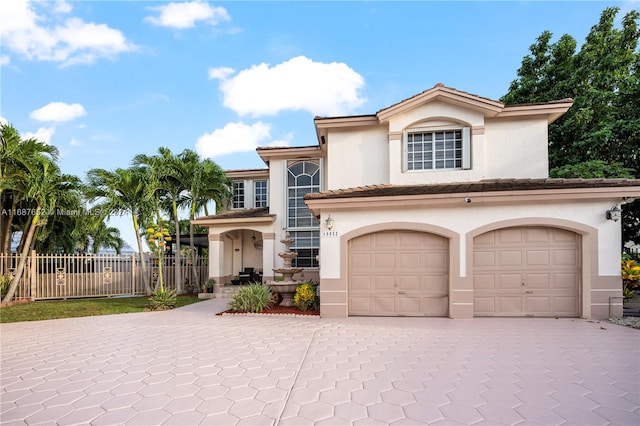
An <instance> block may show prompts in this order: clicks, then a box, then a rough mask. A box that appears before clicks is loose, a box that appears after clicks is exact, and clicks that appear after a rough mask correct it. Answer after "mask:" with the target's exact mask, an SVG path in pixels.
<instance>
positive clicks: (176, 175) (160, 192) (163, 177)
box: [133, 147, 186, 291]
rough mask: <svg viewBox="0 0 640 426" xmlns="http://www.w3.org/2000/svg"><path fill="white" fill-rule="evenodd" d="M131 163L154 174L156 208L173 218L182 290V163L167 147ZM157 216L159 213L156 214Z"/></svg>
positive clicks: (183, 172)
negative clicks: (179, 207) (180, 210)
mask: <svg viewBox="0 0 640 426" xmlns="http://www.w3.org/2000/svg"><path fill="white" fill-rule="evenodd" d="M133 164H134V165H137V166H142V167H146V168H147V169H148V170H149V173H151V174H153V175H154V176H155V181H156V183H157V185H156V190H155V194H154V196H155V202H156V205H157V206H158V208H160V207H162V208H163V209H164V210H166V211H167V212H168V213H169V214H170V216H171V217H172V219H173V222H174V227H175V236H176V241H175V244H176V252H175V256H176V259H177V260H176V269H175V276H176V283H177V289H178V291H181V290H182V268H181V260H180V256H181V251H182V250H181V247H180V233H181V232H180V231H181V230H180V218H179V216H178V202H179V199H180V195H181V194H182V193H183V192H184V190H185V189H186V187H185V184H184V181H185V173H186V172H185V170H184V165H183V164H182V162H181V161H180V159H179V158H178V157H177V156H175V155H173V154H172V153H171V150H170V149H169V148H165V147H160V148H158V154H157V155H152V156H149V155H144V154H140V155H136V156H135V157H134V159H133ZM158 216H159V214H158ZM158 220H159V219H158Z"/></svg>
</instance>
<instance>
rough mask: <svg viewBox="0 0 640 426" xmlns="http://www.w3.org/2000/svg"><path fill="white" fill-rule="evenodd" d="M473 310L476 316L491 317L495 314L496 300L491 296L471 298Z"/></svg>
mask: <svg viewBox="0 0 640 426" xmlns="http://www.w3.org/2000/svg"><path fill="white" fill-rule="evenodd" d="M473 309H474V313H475V314H476V315H493V314H494V313H495V312H496V299H495V297H493V296H487V297H482V296H476V297H474V298H473Z"/></svg>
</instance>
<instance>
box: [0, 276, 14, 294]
mask: <svg viewBox="0 0 640 426" xmlns="http://www.w3.org/2000/svg"><path fill="white" fill-rule="evenodd" d="M10 285H11V277H10V276H9V275H0V299H4V296H5V295H6V294H7V292H8V291H9V286H10Z"/></svg>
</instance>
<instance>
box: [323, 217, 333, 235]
mask: <svg viewBox="0 0 640 426" xmlns="http://www.w3.org/2000/svg"><path fill="white" fill-rule="evenodd" d="M324 224H325V225H326V226H327V229H328V230H329V231H331V229H332V228H333V219H331V215H329V217H327V219H326V220H325V221H324Z"/></svg>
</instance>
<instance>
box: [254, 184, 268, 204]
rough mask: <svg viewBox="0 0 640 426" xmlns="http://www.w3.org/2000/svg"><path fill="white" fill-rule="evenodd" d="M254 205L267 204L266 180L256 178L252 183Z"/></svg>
mask: <svg viewBox="0 0 640 426" xmlns="http://www.w3.org/2000/svg"><path fill="white" fill-rule="evenodd" d="M253 192H254V198H255V207H256V208H257V207H268V206H269V189H268V186H267V181H266V180H257V181H255V182H254V184H253Z"/></svg>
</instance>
